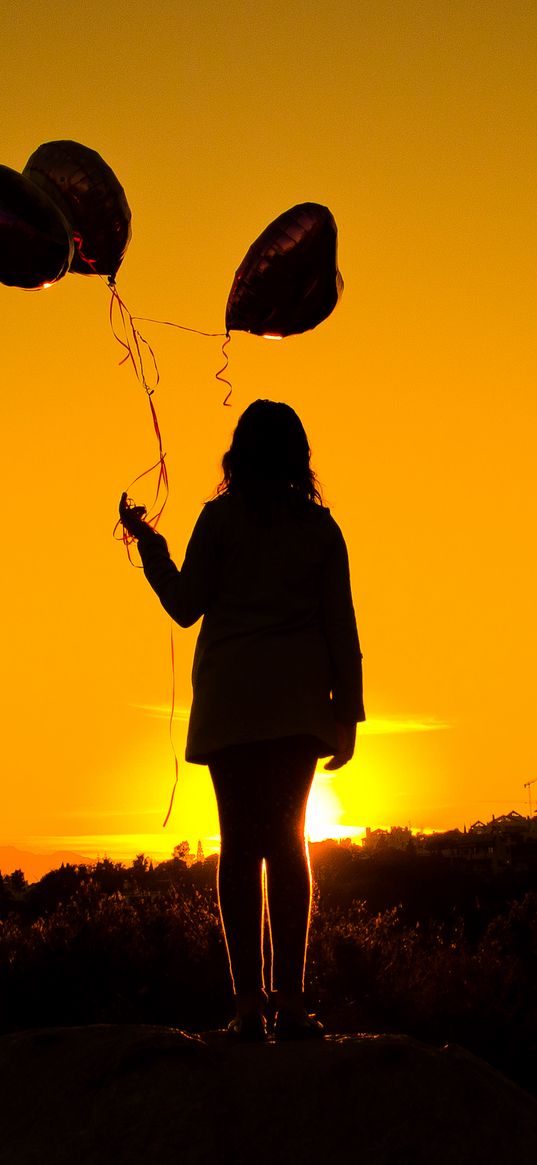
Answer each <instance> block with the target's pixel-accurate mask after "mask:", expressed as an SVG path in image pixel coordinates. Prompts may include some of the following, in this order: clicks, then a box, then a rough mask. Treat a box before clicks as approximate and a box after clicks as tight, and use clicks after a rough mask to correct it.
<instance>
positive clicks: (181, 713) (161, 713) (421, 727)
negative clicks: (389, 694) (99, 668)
mask: <svg viewBox="0 0 537 1165" xmlns="http://www.w3.org/2000/svg"><path fill="white" fill-rule="evenodd" d="M131 707H132V708H138V709H139V710H140V711H141V712H146V713H147V715H148V716H154V717H156V718H157V719H159V720H169V719H170V705H169V704H168V705H166V704H132V705H131ZM189 715H190V709H189V708H175V709H174V713H173V718H174V720H179V721H182V722H185V723H186V722H187V721H188V718H189ZM449 727H450V725H449V724H448V723H447V722H446V721H444V720H436V719H435V718H434V717H429V716H426V717H417V716H406V717H398V716H371V717H369V718H368V719H367V720H365V721H364V722H363V724H359V725H358V731H359V733H360V736H364V735H365V736H390V735H393V734H395V733H398V734H402V733H408V732H439V731H441V730H445V729H446V728H449Z"/></svg>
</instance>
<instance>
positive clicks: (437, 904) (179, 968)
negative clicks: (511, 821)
mask: <svg viewBox="0 0 537 1165" xmlns="http://www.w3.org/2000/svg"><path fill="white" fill-rule="evenodd" d="M313 860H314V869H315V880H316V884H315V900H314V910H313V917H312V927H311V939H310V949H309V957H308V983H307V986H308V998H309V1002H310V1004H311V1005H312V1006H313V1007H315V1008H316V1009H317V1010H318V1012H319V1015H320V1016H321V1018H322V1019H323V1020H324V1021H325V1022H326V1024H327V1026H328V1027H329V1029H330V1030H334V1031H340V1032H356V1031H368V1032H381V1031H390V1032H405V1033H406V1034H409V1035H413V1036H416V1037H417V1038H419V1039H422V1040H425V1041H428V1042H431V1043H434V1044H443V1043H446V1042H448V1041H449V1042H456V1043H459V1044H461V1045H463V1046H464V1047H466V1048H467V1049H469V1050H470V1051H472V1052H474V1053H475V1054H477V1055H479V1056H482V1057H483V1058H484V1059H486V1060H488V1061H489V1062H490V1063H492V1064H493V1065H494V1066H496V1067H498V1068H500V1069H501V1070H502V1071H504V1072H506V1073H507V1074H508V1075H510V1076H511V1077H512V1078H513V1079H515V1080H516V1081H517V1082H518V1083H521V1084H522V1085H523V1086H524V1087H526V1088H528V1089H532V1090H534V1091H536V1092H537V999H536V996H535V983H536V981H537V889H535V888H528V885H529V886H530V887H531V886H532V878H531V877H530V875H528V874H526V875H524V876H518V875H516V876H515V875H514V874H513V872H512V871H511V872H509V871H507V872H506V873H505V875H503V876H501V877H500V876H496V877H494V878H492V877H491V876H490V875H489V874H487V873H486V872H485V873H484V872H483V871H476V870H474V869H472V868H471V867H470V866H467V865H466V864H464V866H463V864H462V863H461V864H460V865H459V866H457V867H456V868H455V867H452V866H451V865H450V864H449V863H447V862H442V860H441V859H440V858H438V859H436V858H431V859H430V860H429V859H427V860H426V862H425V864H424V860H423V859H417V858H415V857H414V856H413V855H412V854H411V853H409V854H405V853H399V854H395V855H393V854H392V855H389V856H386V855H385V856H384V857H383V858H379V859H378V860H376V859H374V858H364V857H363V856H359V852H358V851H355V850H354V849H347V850H346V849H345V848H344V847H340V846H336V845H332V846H327V845H324V846H323V847H318V848H317V849H316V848H315V847H314V853H313ZM215 886H216V860H215V859H214V857H213V858H209V859H207V860H206V861H205V862H201V861H199V862H194V863H193V864H192V863H190V864H188V863H187V861H186V860H184V857H181V856H179V855H178V854H176V855H175V856H174V857H173V858H172V859H171V860H170V861H168V862H165V863H162V865H160V866H157V867H156V868H153V866H152V864H151V862H149V861H148V860H147V859H146V858H145V857H144V855H143V854H139V855H138V857H137V858H136V859H135V860H134V862H133V863H132V865H131V866H130V867H129V868H127V867H125V866H123V865H122V864H121V863H113V862H111V861H108V860H107V859H105V860H104V861H101V862H98V863H97V864H96V865H95V866H91V867H90V866H79V867H76V866H69V865H67V866H62V867H61V868H60V869H59V870H54V871H52V872H51V873H49V874H47V875H46V876H45V877H44V878H42V879H41V881H40V882H39V883H37V884H36V885H34V886H27V885H26V883H25V882H24V879H22V881H21V878H20V877H19V876H18V875H17V876H15V877H14V876H13V875H10V876H7V875H4V877H3V878H1V879H0V918H1V919H2V921H0V999H1V1003H0V1027H1V1030H3V1031H9V1030H14V1029H17V1028H25V1027H34V1026H47V1025H58V1024H60V1025H61V1024H67V1025H70V1024H84V1023H96V1022H142V1023H163V1024H168V1025H175V1026H178V1027H181V1028H183V1029H184V1030H187V1031H199V1030H206V1029H209V1028H213V1027H220V1026H223V1025H224V1024H225V1023H226V1022H227V1020H228V1019H229V1015H230V1012H231V1009H232V997H231V987H230V983H229V974H228V968H227V957H226V951H225V944H224V940H223V936H222V933H221V929H220V923H219V918H218V907H217V900H216V888H215Z"/></svg>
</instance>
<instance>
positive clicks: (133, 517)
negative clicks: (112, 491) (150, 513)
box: [119, 492, 147, 538]
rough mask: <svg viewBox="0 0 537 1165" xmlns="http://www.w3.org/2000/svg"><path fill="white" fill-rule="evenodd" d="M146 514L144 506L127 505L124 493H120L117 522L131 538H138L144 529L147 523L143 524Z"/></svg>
mask: <svg viewBox="0 0 537 1165" xmlns="http://www.w3.org/2000/svg"><path fill="white" fill-rule="evenodd" d="M146 514H147V510H146V508H145V506H133V505H129V501H128V498H127V494H126V492H125V493H122V495H121V500H120V503H119V520H120V522H121V525H122V526H124V527H125V530H126V531H127V533H128V534H130V535H131V538H139V537H140V532H141V531H142V530H144V529H145V528H146V526H147V523H146V522H144V517H145V515H146Z"/></svg>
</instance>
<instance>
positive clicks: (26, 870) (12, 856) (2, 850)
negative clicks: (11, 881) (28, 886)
mask: <svg viewBox="0 0 537 1165" xmlns="http://www.w3.org/2000/svg"><path fill="white" fill-rule="evenodd" d="M90 860H91V859H90V858H88V857H84V855H83V854H77V853H74V852H73V851H72V850H59V849H58V850H54V852H53V853H48V854H34V853H31V852H30V851H29V850H23V849H17V848H16V846H14V845H0V872H1V873H2V874H12V873H13V870H22V872H23V874H24V877H25V878H26V881H27V882H39V880H40V878H42V877H43V874H48V872H49V870H57V869H58V867H59V866H61V864H62V862H71V864H72V865H75V866H78V865H80V864H81V863H83V862H88V861H90Z"/></svg>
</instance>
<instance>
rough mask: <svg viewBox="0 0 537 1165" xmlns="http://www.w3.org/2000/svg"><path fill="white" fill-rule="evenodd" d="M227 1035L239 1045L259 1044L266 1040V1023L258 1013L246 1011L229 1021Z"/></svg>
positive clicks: (263, 1017)
mask: <svg viewBox="0 0 537 1165" xmlns="http://www.w3.org/2000/svg"><path fill="white" fill-rule="evenodd" d="M227 1034H228V1036H229V1037H230V1039H232V1040H237V1041H238V1042H239V1043H243V1044H261V1043H263V1041H264V1040H266V1039H267V1021H266V1019H265V1016H264V1015H262V1014H261V1012H260V1011H247V1012H245V1014H244V1015H236V1016H235V1018H234V1019H232V1020H231V1023H230V1024H228V1027H227Z"/></svg>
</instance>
